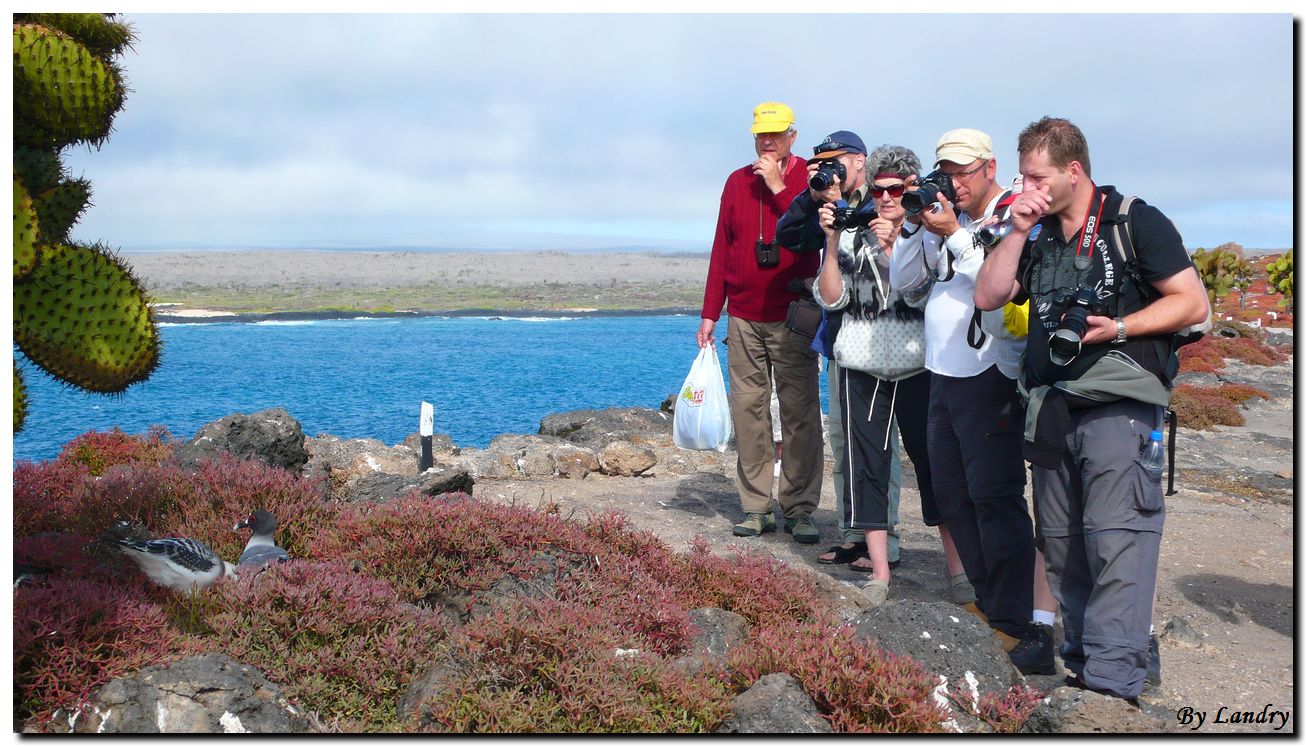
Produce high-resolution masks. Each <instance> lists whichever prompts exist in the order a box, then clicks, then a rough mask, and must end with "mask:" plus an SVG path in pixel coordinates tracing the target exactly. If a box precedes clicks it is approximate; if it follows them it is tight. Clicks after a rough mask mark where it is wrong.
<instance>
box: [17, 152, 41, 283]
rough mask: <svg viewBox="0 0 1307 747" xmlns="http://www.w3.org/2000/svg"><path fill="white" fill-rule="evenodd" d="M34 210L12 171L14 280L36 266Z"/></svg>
mask: <svg viewBox="0 0 1307 747" xmlns="http://www.w3.org/2000/svg"><path fill="white" fill-rule="evenodd" d="M38 231H39V227H38V226H37V222H36V210H35V208H34V206H33V204H32V198H31V197H30V196H28V194H27V189H26V188H25V187H24V186H23V182H22V180H21V179H19V178H18V172H17V171H15V172H14V280H20V279H22V278H23V277H25V276H26V275H27V274H28V273H30V272H31V271H32V270H33V269H35V267H36V262H37V252H36V234H37V232H38Z"/></svg>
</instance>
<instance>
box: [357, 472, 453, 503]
mask: <svg viewBox="0 0 1307 747" xmlns="http://www.w3.org/2000/svg"><path fill="white" fill-rule="evenodd" d="M475 484H476V481H475V480H474V479H473V478H472V476H471V475H469V474H468V472H467V470H466V469H460V468H455V467H446V466H444V465H437V466H435V467H432V468H431V469H429V470H427V471H426V472H423V473H422V474H420V475H417V476H416V477H408V476H405V475H389V474H385V473H381V472H377V473H373V474H371V475H367V476H366V477H363V478H361V479H359V480H358V481H357V482H356V483H355V484H354V486H353V487H352V488H350V489H349V492H348V493H347V494H346V495H345V500H347V501H374V502H378V503H380V502H384V501H388V500H392V499H394V498H400V497H403V496H405V495H408V494H409V493H411V492H413V491H414V490H416V491H418V492H419V493H421V494H422V495H444V494H445V493H467V494H468V495H471V494H472V488H473V486H474V485H475Z"/></svg>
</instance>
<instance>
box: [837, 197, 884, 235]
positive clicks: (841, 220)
mask: <svg viewBox="0 0 1307 747" xmlns="http://www.w3.org/2000/svg"><path fill="white" fill-rule="evenodd" d="M877 217H879V213H877V212H876V202H875V200H867V201H866V202H864V203H862V204H861V205H859V206H857V207H849V203H847V202H845V201H844V200H836V201H835V221H834V223H833V224H832V225H833V227H834V228H835V230H837V231H843V230H844V229H846V228H866V227H867V226H870V225H871V222H872V221H873V220H876V218H877Z"/></svg>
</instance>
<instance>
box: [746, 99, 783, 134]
mask: <svg viewBox="0 0 1307 747" xmlns="http://www.w3.org/2000/svg"><path fill="white" fill-rule="evenodd" d="M792 126H794V110H793V109H791V108H790V107H788V106H786V105H785V104H780V103H777V102H775V101H766V102H763V103H761V104H758V106H756V107H754V109H753V127H752V129H750V132H752V133H753V134H755V135H757V134H758V133H760V132H785V131H786V130H788V129H790V127H792Z"/></svg>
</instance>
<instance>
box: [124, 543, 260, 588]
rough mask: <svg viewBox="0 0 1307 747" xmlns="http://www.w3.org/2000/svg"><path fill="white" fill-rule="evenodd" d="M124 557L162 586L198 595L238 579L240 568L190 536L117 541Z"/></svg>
mask: <svg viewBox="0 0 1307 747" xmlns="http://www.w3.org/2000/svg"><path fill="white" fill-rule="evenodd" d="M114 542H115V543H116V544H117V546H118V549H119V550H120V551H121V552H122V554H123V555H126V556H127V557H129V558H131V559H132V560H133V561H135V563H136V565H138V566H140V569H141V571H142V572H144V573H145V575H146V576H149V577H150V580H151V581H154V582H155V583H156V584H159V585H160V586H166V587H168V588H170V589H176V590H177V591H185V592H194V591H199V590H200V589H204V588H206V587H208V586H210V585H212V584H213V583H214V582H215V581H217V580H218V579H220V578H235V577H236V566H234V565H232V564H231V563H228V562H227V561H225V560H223V559H222V558H220V557H218V554H217V553H215V552H214V551H213V550H210V549H209V546H208V545H206V544H204V543H203V542H200V541H199V540H194V539H189V538H187V537H166V538H163V539H151V540H138V539H133V538H131V537H119V538H115V540H114Z"/></svg>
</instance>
